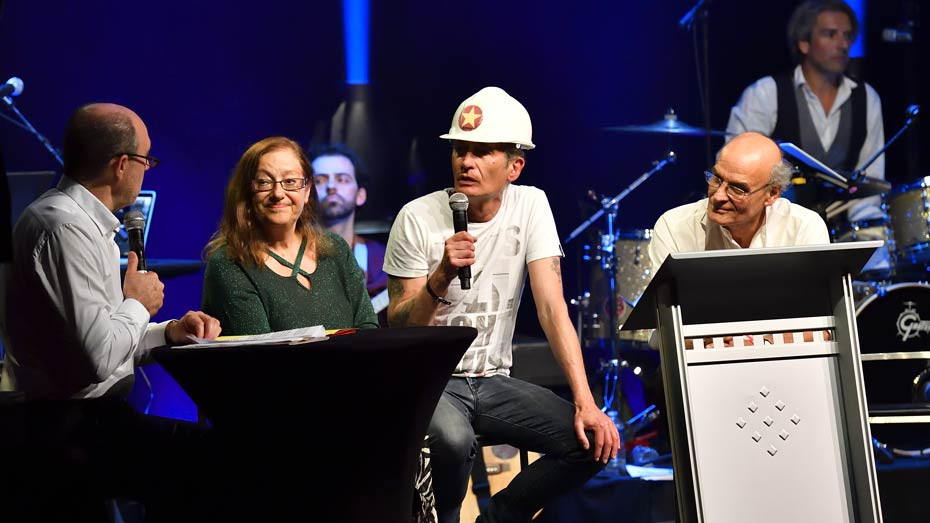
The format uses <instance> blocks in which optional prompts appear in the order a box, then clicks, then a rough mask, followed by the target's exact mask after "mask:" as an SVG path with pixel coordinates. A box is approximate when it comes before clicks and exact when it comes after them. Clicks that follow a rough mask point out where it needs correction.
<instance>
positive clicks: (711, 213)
mask: <svg viewBox="0 0 930 523" xmlns="http://www.w3.org/2000/svg"><path fill="white" fill-rule="evenodd" d="M791 170H792V169H791V165H790V164H788V163H787V162H785V161H784V160H783V159H782V155H781V150H780V149H779V148H778V145H776V144H775V142H774V141H772V140H771V139H770V138H767V137H765V136H763V135H761V134H758V133H744V134H741V135H739V136H737V137H735V138H733V139H732V140H731V141H730V142H729V143H727V144H726V145H725V146H724V147H723V149H721V150H720V154H719V155H718V156H717V163H716V164H715V165H714V167H713V169H712V170H711V171H708V172H705V173H704V176H705V178H706V179H707V198H705V199H703V200H700V201H697V202H694V203H689V204H686V205H682V206H680V207H676V208H674V209H671V210H669V211H666V212H665V213H664V214H663V215H662V216H660V217H659V220H658V221H657V222H656V224H655V227H654V229H653V235H652V241H651V242H649V261H650V263H651V264H652V272H653V274H654V273H655V271H657V270H658V269H659V267H660V266H661V265H662V262H663V261H665V258H666V257H667V256H668V255H669V254H671V253H679V252H697V251H711V250H721V249H746V248H757V247H788V246H793V245H818V244H827V243H830V235H829V234H828V233H827V226H826V224H825V223H824V221H823V219H822V218H821V217H820V215H819V214H817V213H815V212H814V211H812V210H810V209H807V208H805V207H802V206H800V205H796V204H794V203H791V202H789V201H788V200H786V199H784V198H779V195H780V194H781V191H782V190H784V188H785V186H787V185H788V183H789V181H790V177H791ZM786 339H788V338H786ZM811 339H813V338H811V337H810V335H809V334H807V333H805V340H807V341H810V340H811ZM725 342H726V343H732V339H730V338H727V339H726V340H725ZM649 345H650V346H652V347H653V348H657V347H658V336H656V335H655V333H654V334H653V335H652V336H651V337H650V340H649Z"/></svg>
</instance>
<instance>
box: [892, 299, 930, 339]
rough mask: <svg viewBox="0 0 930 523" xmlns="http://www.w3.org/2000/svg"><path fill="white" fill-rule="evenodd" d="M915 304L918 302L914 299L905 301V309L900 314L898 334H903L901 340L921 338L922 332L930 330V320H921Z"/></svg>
mask: <svg viewBox="0 0 930 523" xmlns="http://www.w3.org/2000/svg"><path fill="white" fill-rule="evenodd" d="M914 305H916V303H914V302H912V301H906V302H904V310H903V311H901V314H898V322H897V325H898V336H901V341H907V340H909V339H911V338H919V337H920V333H921V332H930V321H927V320H923V321H921V319H920V314H918V313H917V309H915V308H914Z"/></svg>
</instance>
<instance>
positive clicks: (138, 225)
mask: <svg viewBox="0 0 930 523" xmlns="http://www.w3.org/2000/svg"><path fill="white" fill-rule="evenodd" d="M123 227H124V228H125V229H126V230H127V231H131V230H133V229H140V230H141V229H144V228H145V216H144V215H143V214H142V212H141V211H136V210H132V211H129V212H127V213H126V214H125V216H123Z"/></svg>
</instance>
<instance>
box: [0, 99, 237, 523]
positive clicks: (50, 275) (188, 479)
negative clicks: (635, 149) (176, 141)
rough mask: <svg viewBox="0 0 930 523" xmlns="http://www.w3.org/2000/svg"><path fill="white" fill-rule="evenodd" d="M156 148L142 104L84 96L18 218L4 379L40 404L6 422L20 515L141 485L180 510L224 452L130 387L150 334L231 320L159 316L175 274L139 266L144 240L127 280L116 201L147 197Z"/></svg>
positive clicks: (1, 496)
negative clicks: (51, 178) (57, 165)
mask: <svg viewBox="0 0 930 523" xmlns="http://www.w3.org/2000/svg"><path fill="white" fill-rule="evenodd" d="M150 148H151V140H150V139H149V136H148V131H147V130H146V127H145V124H144V123H143V122H142V120H141V119H140V118H139V116H138V115H136V113H134V112H132V111H131V110H129V109H127V108H125V107H121V106H118V105H113V104H91V105H87V106H84V107H81V108H79V109H78V110H77V111H75V113H74V114H73V115H72V116H71V119H70V120H69V122H68V124H67V127H66V131H65V138H64V151H63V152H64V175H63V176H62V178H61V181H60V182H59V184H58V186H57V187H56V188H54V189H50V190H49V191H48V192H46V193H45V194H43V195H42V196H40V197H39V198H38V199H37V200H36V201H35V202H33V203H32V204H31V205H30V206H29V207H28V208H26V210H25V211H24V212H23V214H22V216H21V217H20V219H19V221H18V223H17V225H16V228H15V230H14V233H13V263H12V267H11V276H10V278H9V279H8V281H7V294H6V296H7V303H8V307H7V317H6V328H7V329H8V331H9V332H8V333H9V338H10V342H11V343H10V346H9V347H5V348H6V349H7V353H6V361H5V364H4V367H3V371H4V374H5V375H4V376H3V379H2V381H0V386H2V388H3V389H4V390H15V391H20V392H21V393H22V394H23V395H24V396H25V399H26V400H27V402H26V403H25V407H24V409H25V411H26V413H27V415H25V416H23V417H22V418H21V420H20V421H21V424H20V425H18V426H17V424H12V426H10V425H4V428H3V429H2V432H3V436H5V437H4V438H3V447H4V448H3V450H4V452H5V455H4V465H5V475H6V477H9V478H16V480H15V482H14V483H13V484H12V485H4V484H3V483H2V482H0V506H3V507H4V514H5V515H7V516H9V515H10V514H11V513H12V514H16V511H17V510H24V511H26V512H27V513H28V514H27V515H26V516H25V517H27V518H29V519H36V520H44V519H55V518H56V517H60V516H55V515H53V514H55V511H56V510H65V511H67V507H68V506H69V505H68V504H67V503H64V504H62V505H58V502H59V500H62V501H64V500H75V499H80V500H82V502H83V503H85V506H86V505H91V506H93V502H92V500H94V499H97V501H98V502H99V506H98V510H100V509H102V508H103V502H102V500H103V499H104V498H113V497H128V498H131V499H134V500H137V501H142V502H143V503H144V505H145V509H146V512H147V513H148V516H149V518H150V519H151V520H152V521H157V520H161V519H160V518H164V520H166V521H180V520H181V519H182V516H183V514H182V513H186V512H187V511H188V510H189V509H190V508H191V506H192V504H194V502H195V501H199V500H198V497H200V496H202V495H204V494H207V493H208V489H211V488H213V487H212V485H214V484H215V480H216V479H217V478H213V477H210V476H207V475H206V474H207V471H210V470H213V469H214V468H215V466H216V465H217V464H218V463H219V461H218V460H217V459H216V456H215V455H213V454H211V452H212V451H211V445H209V444H208V443H207V439H205V437H207V438H208V437H209V436H206V434H205V433H204V431H203V430H202V429H200V428H199V427H197V426H194V425H193V424H184V423H183V422H178V421H174V420H166V419H161V418H154V417H151V416H143V415H141V414H138V413H136V412H135V411H133V410H132V408H131V407H130V406H129V405H128V403H126V402H125V401H123V400H124V398H125V395H126V394H128V392H129V390H130V389H131V386H132V382H133V376H134V371H133V369H134V367H135V366H136V365H138V364H141V363H144V362H145V361H147V360H148V359H149V352H150V349H151V348H153V347H156V346H159V345H165V344H185V343H189V340H188V339H187V336H188V335H194V336H198V337H204V338H215V337H216V336H217V335H218V334H219V332H220V326H219V322H218V321H217V320H216V319H214V318H212V317H210V316H208V315H206V314H204V313H202V312H199V311H198V312H193V311H192V312H188V313H187V314H185V315H184V316H183V317H182V318H181V319H180V320H171V321H168V322H164V323H159V324H155V323H149V319H150V318H151V316H152V315H154V314H155V313H156V312H158V310H159V309H160V308H161V306H162V302H163V300H164V285H163V284H162V283H161V281H159V278H158V275H157V274H155V273H154V272H145V271H139V270H138V258H137V256H136V255H135V253H131V254H130V255H129V263H128V267H127V269H126V275H125V277H124V278H123V280H122V282H121V281H120V260H119V258H120V254H119V248H118V247H117V245H116V243H115V242H114V241H113V237H114V234H115V233H116V231H117V229H118V226H119V221H118V220H117V219H116V217H115V216H114V214H113V211H115V210H117V209H120V208H122V207H124V206H126V205H129V204H130V203H132V202H133V201H135V199H136V196H137V195H138V194H139V190H140V188H141V185H142V179H143V176H144V174H145V171H146V170H148V169H150V168H152V167H155V166H156V165H157V164H158V160H157V159H156V158H155V157H153V156H150V154H149V151H150ZM34 400H40V401H34ZM49 400H67V401H49ZM73 400H81V401H73ZM17 434H18V435H20V436H21V437H20V438H16V437H13V436H15V435H17ZM75 475H76V476H77V477H79V478H80V479H75ZM2 479H4V478H3V476H0V480H2ZM43 496H46V497H45V498H43ZM211 499H213V498H211ZM84 500H87V501H84ZM62 507H64V508H62ZM17 517H19V516H12V519H13V520H16V519H17ZM83 517H84V516H82V515H72V514H69V515H68V516H67V519H83ZM147 520H149V519H147Z"/></svg>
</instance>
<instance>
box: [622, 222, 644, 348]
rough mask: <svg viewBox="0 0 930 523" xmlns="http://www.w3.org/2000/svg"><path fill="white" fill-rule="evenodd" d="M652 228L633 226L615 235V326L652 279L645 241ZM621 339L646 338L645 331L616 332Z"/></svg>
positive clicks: (642, 339) (628, 314)
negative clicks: (635, 227) (636, 227)
mask: <svg viewBox="0 0 930 523" xmlns="http://www.w3.org/2000/svg"><path fill="white" fill-rule="evenodd" d="M650 240H652V229H635V230H632V231H624V232H621V233H620V234H618V235H617V241H616V242H615V243H614V252H615V253H616V256H617V329H619V328H620V327H622V326H623V324H624V322H626V319H627V318H628V317H629V316H630V313H632V312H633V306H634V305H636V302H638V301H639V297H640V296H642V295H643V292H644V291H645V290H646V286H648V285H649V282H650V281H651V280H652V264H651V263H650V262H649V242H650ZM617 336H618V337H619V338H620V339H621V340H634V341H649V331H648V330H639V331H630V332H626V331H624V332H618V333H617Z"/></svg>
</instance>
